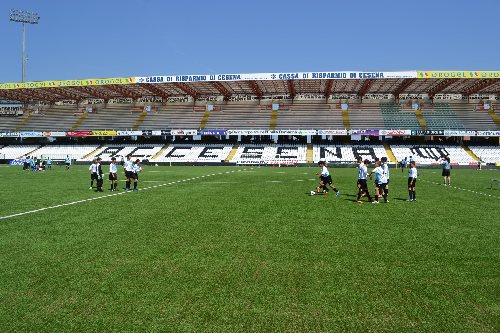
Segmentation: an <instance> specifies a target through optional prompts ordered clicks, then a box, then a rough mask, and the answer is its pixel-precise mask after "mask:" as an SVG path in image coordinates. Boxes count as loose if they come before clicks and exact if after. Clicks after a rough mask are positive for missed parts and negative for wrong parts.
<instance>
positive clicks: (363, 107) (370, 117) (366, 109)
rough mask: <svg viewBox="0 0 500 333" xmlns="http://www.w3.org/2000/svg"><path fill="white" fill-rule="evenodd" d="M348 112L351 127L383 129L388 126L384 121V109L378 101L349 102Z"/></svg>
mask: <svg viewBox="0 0 500 333" xmlns="http://www.w3.org/2000/svg"><path fill="white" fill-rule="evenodd" d="M348 113H349V120H350V125H351V128H354V129H364V128H372V129H382V128H385V127H386V126H385V123H384V116H383V115H382V111H381V109H380V106H379V105H378V103H377V104H374V103H366V104H361V103H355V104H354V103H353V104H349V109H348ZM398 129H400V128H398Z"/></svg>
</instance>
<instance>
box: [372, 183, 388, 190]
mask: <svg viewBox="0 0 500 333" xmlns="http://www.w3.org/2000/svg"><path fill="white" fill-rule="evenodd" d="M386 185H387V183H382V184H375V186H377V188H378V189H381V190H383V189H384V188H385V186H386Z"/></svg>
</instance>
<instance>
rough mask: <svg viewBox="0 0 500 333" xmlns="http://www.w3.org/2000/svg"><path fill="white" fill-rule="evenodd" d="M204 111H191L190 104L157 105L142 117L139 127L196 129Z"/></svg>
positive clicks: (150, 128) (143, 128) (149, 128)
mask: <svg viewBox="0 0 500 333" xmlns="http://www.w3.org/2000/svg"><path fill="white" fill-rule="evenodd" d="M203 115H204V112H195V111H193V106H192V105H169V106H161V107H158V109H157V110H156V112H150V113H149V114H148V115H147V117H145V118H144V120H143V122H142V124H140V126H139V129H141V130H153V129H163V128H172V129H198V128H200V124H201V121H202V119H203Z"/></svg>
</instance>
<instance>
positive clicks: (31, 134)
mask: <svg viewBox="0 0 500 333" xmlns="http://www.w3.org/2000/svg"><path fill="white" fill-rule="evenodd" d="M19 136H20V137H22V138H36V137H40V136H43V132H33V131H30V132H20V133H19Z"/></svg>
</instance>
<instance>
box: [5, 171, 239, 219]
mask: <svg viewBox="0 0 500 333" xmlns="http://www.w3.org/2000/svg"><path fill="white" fill-rule="evenodd" d="M237 171H246V169H243V170H233V171H227V172H226V174H228V173H234V172H237ZM222 174H223V173H222V172H220V173H218V174H215V173H212V174H209V175H204V176H198V177H193V178H188V179H182V180H177V181H172V182H169V183H164V184H158V185H152V186H149V187H143V188H140V189H139V191H146V190H150V189H155V188H158V187H162V186H169V185H175V184H179V183H181V182H186V181H191V180H196V179H200V178H207V177H212V176H217V175H222ZM129 193H133V192H132V191H131V192H118V193H110V194H106V195H101V196H99V197H94V198H88V199H82V200H77V201H72V202H67V203H63V204H59V205H54V206H49V207H43V208H38V209H34V210H28V211H25V212H21V213H16V214H11V215H6V216H0V220H6V219H10V218H13V217H18V216H23V215H28V214H34V213H39V212H43V211H46V210H50V209H55V208H61V207H66V206H72V205H76V204H79V203H84V202H89V201H93V200H100V199H105V198H111V197H116V196H118V195H124V194H129Z"/></svg>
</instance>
